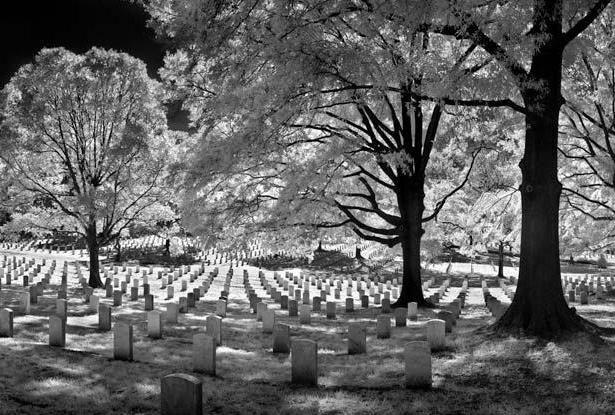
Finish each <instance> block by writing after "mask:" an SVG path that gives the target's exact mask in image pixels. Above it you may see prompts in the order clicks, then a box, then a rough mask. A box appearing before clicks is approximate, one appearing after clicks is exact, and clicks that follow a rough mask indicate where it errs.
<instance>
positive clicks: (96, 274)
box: [86, 221, 104, 288]
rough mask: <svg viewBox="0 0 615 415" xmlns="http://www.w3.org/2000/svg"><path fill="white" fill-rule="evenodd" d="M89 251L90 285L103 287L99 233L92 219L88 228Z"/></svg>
mask: <svg viewBox="0 0 615 415" xmlns="http://www.w3.org/2000/svg"><path fill="white" fill-rule="evenodd" d="M86 234H87V242H88V251H89V254H90V279H89V281H88V285H89V286H90V287H92V288H103V287H104V284H103V283H102V281H101V279H100V268H99V263H98V249H99V246H98V235H97V232H96V222H95V221H90V223H89V225H88V228H87V230H86Z"/></svg>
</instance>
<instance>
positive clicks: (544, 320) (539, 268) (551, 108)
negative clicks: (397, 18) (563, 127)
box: [495, 47, 583, 338]
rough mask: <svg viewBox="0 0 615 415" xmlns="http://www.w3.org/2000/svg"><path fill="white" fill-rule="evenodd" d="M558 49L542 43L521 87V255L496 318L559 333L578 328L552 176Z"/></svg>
mask: <svg viewBox="0 0 615 415" xmlns="http://www.w3.org/2000/svg"><path fill="white" fill-rule="evenodd" d="M561 63H562V53H561V50H559V48H557V47H544V48H543V49H541V50H539V51H537V52H536V53H535V55H534V59H533V60H532V68H531V71H530V75H529V76H530V80H529V82H528V86H527V87H526V88H525V89H523V90H522V95H523V99H524V103H525V107H526V110H527V113H526V117H525V122H526V131H525V152H524V155H523V159H522V160H521V162H520V163H519V166H520V167H521V173H522V183H521V187H520V190H521V211H522V220H521V257H520V263H519V280H518V285H517V290H516V293H515V297H514V298H513V301H512V304H511V305H510V307H509V308H508V310H507V311H506V313H505V314H504V315H503V316H502V317H501V318H500V320H499V321H498V322H497V323H496V325H495V328H496V329H497V330H501V331H508V332H515V333H520V334H529V335H535V336H539V337H544V338H554V337H558V336H560V335H561V334H563V333H564V332H573V331H578V330H581V329H582V328H583V324H582V319H581V318H580V317H578V316H577V315H576V313H575V312H574V310H571V309H570V308H569V307H568V305H567V304H566V301H565V299H564V293H563V290H562V283H561V275H560V261H559V258H560V257H559V197H560V193H561V188H562V186H561V183H560V182H559V180H558V178H557V139H558V116H559V108H560V105H561V95H560V89H561V66H562V65H561Z"/></svg>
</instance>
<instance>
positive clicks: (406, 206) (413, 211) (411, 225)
mask: <svg viewBox="0 0 615 415" xmlns="http://www.w3.org/2000/svg"><path fill="white" fill-rule="evenodd" d="M402 183H403V182H402ZM397 197H398V203H399V213H400V216H401V220H402V226H401V228H402V231H401V235H400V236H401V249H402V259H403V267H402V280H403V283H402V289H401V293H400V295H399V298H398V299H397V301H396V302H395V303H394V304H392V307H407V306H408V303H410V302H416V303H418V305H419V307H433V304H431V303H430V302H428V301H426V300H425V297H423V287H422V285H421V238H422V237H423V234H424V233H425V230H424V229H423V224H422V220H423V211H424V210H425V205H424V204H423V200H424V197H425V193H424V191H423V183H422V181H415V182H414V183H412V182H410V183H408V184H407V186H405V189H402V190H401V191H400V192H398V196H397Z"/></svg>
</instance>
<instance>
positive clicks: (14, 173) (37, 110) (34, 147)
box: [0, 48, 170, 287]
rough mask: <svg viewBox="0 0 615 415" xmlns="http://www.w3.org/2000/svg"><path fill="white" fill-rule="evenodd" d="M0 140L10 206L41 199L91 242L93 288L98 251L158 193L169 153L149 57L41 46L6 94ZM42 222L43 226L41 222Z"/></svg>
mask: <svg viewBox="0 0 615 415" xmlns="http://www.w3.org/2000/svg"><path fill="white" fill-rule="evenodd" d="M2 98H3V99H2V108H1V114H2V130H1V131H0V146H1V147H2V153H1V154H0V157H2V159H3V161H4V162H5V163H6V165H7V167H8V169H9V171H10V174H11V180H12V181H11V183H12V185H13V186H14V192H13V198H12V200H11V201H12V202H13V204H14V205H15V204H19V206H21V207H22V208H23V206H24V204H23V201H24V199H25V198H29V199H30V200H35V199H36V200H44V201H46V203H47V204H46V205H45V206H48V207H49V208H50V209H55V210H56V211H57V212H60V213H61V214H63V215H65V217H66V218H67V219H69V220H70V221H72V223H73V224H74V227H75V230H76V231H78V232H79V233H81V234H82V235H83V236H84V237H85V238H86V240H87V246H88V250H89V255H90V279H89V284H90V286H92V287H100V286H102V282H101V280H100V275H99V258H98V252H99V247H100V246H101V244H104V243H107V242H109V241H111V240H113V239H114V238H116V237H117V236H118V235H119V234H120V233H121V232H122V230H123V229H125V228H126V227H128V226H130V224H132V223H134V222H135V221H136V220H138V219H139V218H140V217H141V216H142V215H143V214H145V212H146V211H147V208H149V207H150V206H151V205H152V204H154V203H155V202H157V201H159V200H161V197H162V196H163V190H164V189H163V188H162V187H160V185H161V180H162V178H163V174H164V171H165V170H164V166H165V163H166V161H167V158H168V157H170V155H169V153H168V152H167V151H165V147H166V141H165V131H166V117H165V113H164V111H163V108H162V106H161V104H160V100H159V98H160V94H159V88H158V86H157V83H156V82H155V81H153V80H151V79H150V78H149V77H148V75H147V71H146V68H145V64H144V63H143V62H141V61H139V60H138V59H135V58H133V57H131V56H129V55H127V54H124V53H117V52H114V51H106V50H103V49H98V48H94V49H91V50H90V51H88V52H87V53H85V54H83V55H77V54H74V53H72V52H69V51H67V50H65V49H62V48H57V49H43V50H42V51H41V52H39V53H38V55H37V56H36V58H35V61H34V63H33V64H28V65H25V66H23V67H22V68H21V69H20V70H19V71H18V72H17V73H16V74H15V75H14V76H13V78H12V79H11V81H10V82H9V84H7V86H6V87H5V89H4V91H3V97H2ZM39 226H44V224H41V223H40V222H39Z"/></svg>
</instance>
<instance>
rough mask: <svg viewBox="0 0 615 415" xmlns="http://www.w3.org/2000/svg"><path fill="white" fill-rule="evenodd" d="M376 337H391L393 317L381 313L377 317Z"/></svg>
mask: <svg viewBox="0 0 615 415" xmlns="http://www.w3.org/2000/svg"><path fill="white" fill-rule="evenodd" d="M376 337H378V338H379V339H388V338H389V337H391V318H390V317H389V316H383V315H379V316H378V317H377V318H376Z"/></svg>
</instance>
